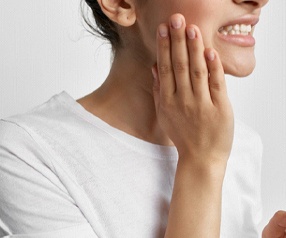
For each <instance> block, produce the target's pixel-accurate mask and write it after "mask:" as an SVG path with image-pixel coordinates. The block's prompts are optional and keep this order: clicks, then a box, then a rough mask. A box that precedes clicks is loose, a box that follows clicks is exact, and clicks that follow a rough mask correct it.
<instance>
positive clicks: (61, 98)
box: [53, 90, 178, 160]
mask: <svg viewBox="0 0 286 238" xmlns="http://www.w3.org/2000/svg"><path fill="white" fill-rule="evenodd" d="M53 98H54V99H55V100H57V101H58V102H60V103H61V104H62V105H64V106H65V107H66V108H68V109H69V110H71V111H72V112H74V113H75V114H77V115H78V116H80V117H81V118H82V119H83V120H85V121H87V122H89V123H90V124H92V125H93V126H95V127H97V128H99V129H101V130H102V131H104V132H105V133H107V134H109V135H110V136H112V137H113V138H115V139H117V140H119V141H120V142H121V143H123V144H125V146H127V147H130V148H133V149H134V150H136V151H137V152H140V153H141V154H142V153H143V154H144V155H147V156H150V157H154V158H157V159H168V160H178V152H177V149H176V147H175V146H163V145H158V144H153V143H150V142H147V141H144V140H142V139H139V138H137V137H135V136H132V135H130V134H128V133H126V132H124V131H121V130H119V129H117V128H115V127H113V126H111V125H110V124H108V123H106V122H105V121H103V120H102V119H101V118H99V117H97V116H95V115H94V114H92V113H90V112H89V111H87V110H86V109H85V108H84V107H83V106H82V105H81V104H79V103H78V102H77V101H76V100H75V99H74V98H73V97H72V96H71V95H70V94H69V93H67V92H66V91H65V90H64V91H62V92H61V93H59V94H56V95H55V96H54V97H53Z"/></svg>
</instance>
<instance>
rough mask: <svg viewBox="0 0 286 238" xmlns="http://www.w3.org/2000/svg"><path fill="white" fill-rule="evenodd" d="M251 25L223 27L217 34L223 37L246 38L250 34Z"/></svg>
mask: <svg viewBox="0 0 286 238" xmlns="http://www.w3.org/2000/svg"><path fill="white" fill-rule="evenodd" d="M251 29H252V27H251V25H245V24H241V25H238V24H236V25H233V26H224V27H221V28H219V30H218V31H219V32H220V33H221V34H223V35H244V36H247V35H248V34H249V33H250V32H251Z"/></svg>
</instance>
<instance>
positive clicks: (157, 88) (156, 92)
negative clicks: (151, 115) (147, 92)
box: [152, 64, 160, 112]
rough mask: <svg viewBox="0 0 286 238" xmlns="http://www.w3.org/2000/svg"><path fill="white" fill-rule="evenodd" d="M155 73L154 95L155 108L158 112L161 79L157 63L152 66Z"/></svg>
mask: <svg viewBox="0 0 286 238" xmlns="http://www.w3.org/2000/svg"><path fill="white" fill-rule="evenodd" d="M152 74H153V97H154V102H155V109H156V112H158V109H159V105H160V81H159V78H158V71H157V64H156V65H154V66H153V67H152Z"/></svg>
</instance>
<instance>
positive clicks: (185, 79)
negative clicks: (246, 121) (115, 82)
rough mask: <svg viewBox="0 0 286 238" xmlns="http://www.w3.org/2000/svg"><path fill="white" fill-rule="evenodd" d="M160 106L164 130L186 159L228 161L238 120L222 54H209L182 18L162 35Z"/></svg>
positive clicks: (156, 90)
mask: <svg viewBox="0 0 286 238" xmlns="http://www.w3.org/2000/svg"><path fill="white" fill-rule="evenodd" d="M152 71H153V75H154V78H155V80H154V90H153V92H154V100H155V106H156V112H157V117H158V120H159V123H160V126H161V127H162V129H164V130H165V132H166V133H167V134H168V136H169V137H170V139H171V140H172V141H173V143H174V144H175V146H176V147H177V149H178V152H179V156H180V157H188V156H189V155H193V157H204V158H209V159H211V158H212V159H213V158H214V157H215V158H217V157H219V158H221V159H222V160H224V161H225V162H226V161H227V159H228V157H229V154H230V150H231V147H232V141H233V130H234V122H233V121H234V118H233V111H232V106H231V104H230V101H229V99H228V96H227V88H226V83H225V79H224V71H223V67H222V64H221V62H220V58H219V55H218V53H217V52H216V51H215V50H214V49H205V47H204V45H203V40H202V36H201V33H200V30H199V28H198V27H197V26H195V25H186V22H185V19H184V17H183V16H182V15H181V14H175V15H172V16H171V17H170V21H169V23H168V24H161V25H160V26H159V27H158V33H157V64H156V65H155V66H154V67H153V68H152Z"/></svg>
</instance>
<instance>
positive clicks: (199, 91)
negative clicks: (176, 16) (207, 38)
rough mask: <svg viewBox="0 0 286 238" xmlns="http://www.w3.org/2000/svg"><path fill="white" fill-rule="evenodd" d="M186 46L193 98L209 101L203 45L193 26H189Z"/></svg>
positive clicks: (198, 33)
mask: <svg viewBox="0 0 286 238" xmlns="http://www.w3.org/2000/svg"><path fill="white" fill-rule="evenodd" d="M186 31H187V36H188V40H187V45H188V51H189V57H190V66H189V67H190V76H191V84H192V88H193V94H194V96H195V97H196V98H197V99H198V100H201V101H206V100H210V92H209V87H208V69H207V64H206V60H205V56H204V49H205V47H204V44H203V41H202V36H201V33H200V30H199V28H198V27H197V26H195V25H189V26H187V28H186Z"/></svg>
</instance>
